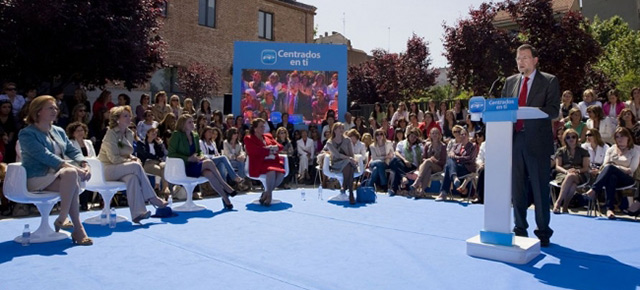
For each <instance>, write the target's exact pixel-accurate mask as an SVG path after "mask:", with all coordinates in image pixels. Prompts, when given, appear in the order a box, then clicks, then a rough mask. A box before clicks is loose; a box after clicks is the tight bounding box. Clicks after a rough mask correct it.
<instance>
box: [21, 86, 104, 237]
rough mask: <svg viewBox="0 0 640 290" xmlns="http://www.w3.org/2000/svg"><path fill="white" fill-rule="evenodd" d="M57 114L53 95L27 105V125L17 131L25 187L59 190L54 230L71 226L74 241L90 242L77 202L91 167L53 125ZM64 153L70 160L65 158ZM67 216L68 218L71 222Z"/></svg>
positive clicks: (62, 132)
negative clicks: (24, 175)
mask: <svg viewBox="0 0 640 290" xmlns="http://www.w3.org/2000/svg"><path fill="white" fill-rule="evenodd" d="M57 116H58V108H57V106H56V100H55V99H54V98H53V97H52V96H39V97H37V98H35V99H34V100H33V101H31V103H30V104H29V114H28V115H27V119H26V122H27V124H28V126H27V127H25V128H24V129H22V130H21V131H20V133H19V140H20V147H21V148H23V150H22V154H21V155H22V166H23V167H24V168H25V170H26V172H27V189H28V190H29V191H41V190H46V191H55V192H59V193H60V209H59V210H60V211H59V214H58V218H57V219H56V220H55V221H54V223H53V225H54V227H55V230H56V232H58V231H59V230H60V229H71V228H73V233H72V234H71V239H72V241H73V243H74V244H79V245H92V244H93V241H92V240H91V239H90V238H89V237H88V236H87V233H86V232H85V230H84V226H83V225H82V221H81V220H80V205H79V201H78V196H79V194H80V188H81V187H80V183H81V182H84V181H87V180H89V179H90V177H91V170H90V168H89V166H88V165H87V162H86V161H85V159H84V157H83V156H82V153H81V152H80V150H78V149H77V148H76V147H74V146H73V145H72V144H71V141H70V140H69V138H67V136H66V135H65V132H64V130H63V129H62V128H60V127H57V126H54V125H53V121H54V120H55V119H56V118H57ZM64 156H67V157H68V158H69V159H70V160H69V161H65V160H64ZM43 214H48V213H43ZM67 216H69V217H71V222H69V220H68V219H67Z"/></svg>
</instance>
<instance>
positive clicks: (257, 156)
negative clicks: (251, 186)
mask: <svg viewBox="0 0 640 290" xmlns="http://www.w3.org/2000/svg"><path fill="white" fill-rule="evenodd" d="M264 125H265V120H263V119H261V118H256V119H254V120H253V121H252V122H251V127H250V128H249V134H248V135H247V136H245V137H244V145H245V148H246V150H247V155H248V156H249V174H250V175H251V176H256V177H257V176H260V175H262V174H265V175H266V177H267V182H266V186H265V187H266V188H265V189H264V190H265V191H264V192H263V193H262V195H261V196H260V200H259V201H260V204H261V205H264V206H269V205H271V201H272V199H273V189H275V188H276V186H278V185H280V183H282V180H284V173H285V170H284V164H283V160H282V158H280V155H278V152H280V151H282V149H283V148H284V147H283V146H282V145H281V144H278V142H276V140H275V139H274V138H273V137H272V136H271V134H269V133H264Z"/></svg>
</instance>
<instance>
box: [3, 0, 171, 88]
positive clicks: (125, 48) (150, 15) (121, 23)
mask: <svg viewBox="0 0 640 290" xmlns="http://www.w3.org/2000/svg"><path fill="white" fill-rule="evenodd" d="M162 2H163V1H162V0H110V1H98V0H86V1H73V0H58V1H50V0H30V1H27V0H0V22H1V23H2V25H0V59H2V62H0V79H3V80H11V81H16V82H19V83H23V84H32V85H37V84H40V83H42V82H52V83H53V82H56V83H58V84H60V85H63V86H64V85H66V84H68V83H71V82H76V83H78V84H84V85H97V86H103V85H104V84H106V82H107V81H123V82H124V85H125V86H126V87H127V88H129V89H131V88H133V87H135V86H136V85H140V84H144V83H145V82H147V80H148V79H149V78H150V74H151V73H152V72H153V71H154V70H156V69H157V68H158V67H159V66H160V65H161V64H162V62H163V59H164V46H165V43H164V42H163V41H162V39H161V37H160V36H159V35H158V29H159V25H160V22H159V21H160V20H159V17H158V16H159V12H160V7H161V4H162Z"/></svg>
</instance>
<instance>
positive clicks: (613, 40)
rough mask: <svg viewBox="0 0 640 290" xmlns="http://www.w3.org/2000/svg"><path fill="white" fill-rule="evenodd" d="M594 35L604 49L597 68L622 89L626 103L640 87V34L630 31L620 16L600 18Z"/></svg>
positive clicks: (595, 23)
mask: <svg viewBox="0 0 640 290" xmlns="http://www.w3.org/2000/svg"><path fill="white" fill-rule="evenodd" d="M591 33H592V35H593V37H594V38H595V39H596V40H597V41H598V42H599V43H600V45H601V46H602V48H603V54H602V56H600V58H599V59H598V62H597V64H596V65H595V67H596V68H598V69H600V70H602V72H603V73H604V74H605V75H607V76H608V77H609V78H610V79H611V81H613V82H614V83H615V85H616V88H617V89H619V90H620V91H621V92H622V94H623V98H624V99H628V96H629V94H630V92H631V89H632V88H633V87H636V86H638V85H640V76H639V74H640V49H639V48H640V33H638V32H637V31H634V30H632V29H630V28H629V25H628V24H627V23H626V22H624V20H623V19H622V18H620V17H619V16H614V17H612V18H610V19H607V20H600V19H598V18H596V19H595V20H594V21H593V23H592V24H591Z"/></svg>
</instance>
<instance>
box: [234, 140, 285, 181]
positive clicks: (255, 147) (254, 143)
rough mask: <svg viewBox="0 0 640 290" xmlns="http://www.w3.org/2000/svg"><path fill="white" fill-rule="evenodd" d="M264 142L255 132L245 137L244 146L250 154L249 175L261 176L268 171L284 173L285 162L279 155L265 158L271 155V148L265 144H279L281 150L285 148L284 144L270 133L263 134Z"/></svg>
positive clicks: (248, 154)
mask: <svg viewBox="0 0 640 290" xmlns="http://www.w3.org/2000/svg"><path fill="white" fill-rule="evenodd" d="M263 137H264V143H262V141H261V140H260V139H259V138H258V137H256V136H255V135H253V134H250V135H247V136H245V137H244V146H245V149H246V150H247V156H249V175H250V176H260V175H262V174H265V173H267V171H277V172H282V173H284V163H283V160H282V159H281V158H280V156H279V155H276V156H275V159H265V157H267V156H268V155H269V153H270V152H269V150H268V149H265V148H264V147H265V145H277V146H278V148H279V150H282V149H284V146H282V144H280V143H278V142H276V139H274V138H273V136H272V135H271V134H269V133H265V134H264V135H263Z"/></svg>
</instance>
